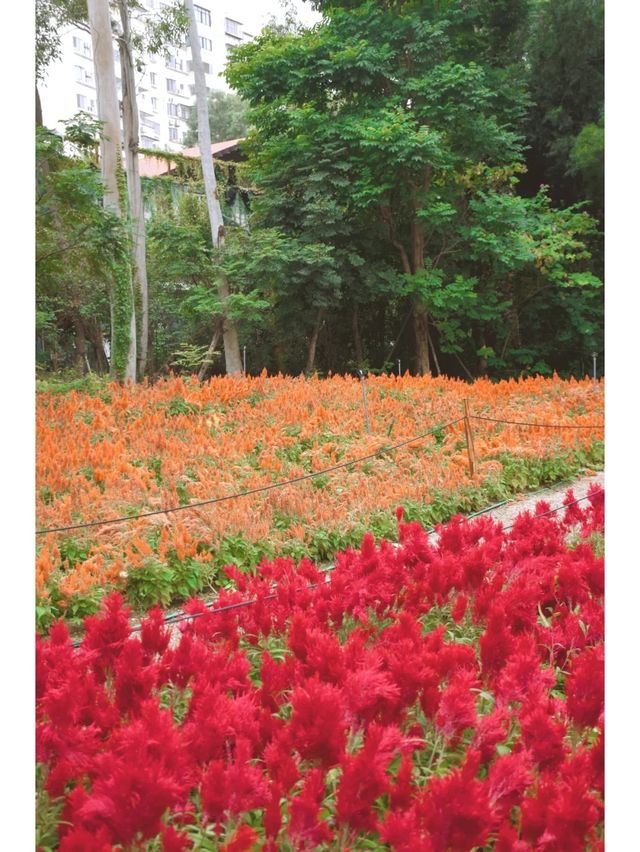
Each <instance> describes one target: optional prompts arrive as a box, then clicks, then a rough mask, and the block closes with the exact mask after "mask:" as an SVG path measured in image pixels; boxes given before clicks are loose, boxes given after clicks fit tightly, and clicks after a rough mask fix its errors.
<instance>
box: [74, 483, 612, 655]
mask: <svg viewBox="0 0 640 852" xmlns="http://www.w3.org/2000/svg"><path fill="white" fill-rule="evenodd" d="M603 493H604V489H602V488H600V489H598V490H597V491H592V492H591V493H590V494H586V495H585V496H584V497H577V498H575V499H574V500H570V501H569V502H568V503H562V505H560V506H556V507H555V508H553V509H549V510H547V511H546V512H540V513H539V514H536V515H534V518H544V517H546V516H547V515H552V514H554V513H555V512H560V511H562V510H563V509H568V508H569V506H573V505H575V504H576V503H582V502H583V501H584V500H589V499H591V498H592V497H597V496H598V494H603ZM505 502H507V501H503V502H502V503H497V504H494V505H493V506H489V507H488V508H487V509H482V510H481V511H479V512H474V513H473V514H472V515H469V516H468V517H466V518H462V519H461V520H459V521H457V524H462V523H465V522H466V521H469V520H471V519H472V518H475V517H477V516H478V515H481V514H483V513H485V512H489V511H491V510H492V509H494V508H495V507H496V506H502V505H504V503H505ZM515 523H516V522H515V521H514V522H513V523H512V524H508V525H507V526H505V527H503V528H502V532H506V531H507V530H510V529H512V528H513V527H514V526H515ZM434 532H436V528H435V527H432V528H431V529H429V530H427V533H428V534H431V533H434ZM335 567H336V566H335V565H330V566H328V567H327V568H324V569H320V570H322V571H324V572H326V573H327V574H330V573H331V572H332V571H333V570H335ZM317 586H318V583H309V584H308V585H306V586H303V587H302V588H300V589H294V590H293V591H294V593H296V594H297V593H298V592H304V591H308V590H310V589H314V588H316V587H317ZM277 596H278V595H277V592H272V593H271V594H269V595H265V596H264V597H263V598H251V599H249V600H245V601H236V602H234V603H231V604H225V606H221V607H218V608H215V603H216V601H211V602H210V603H208V604H205V606H206V608H207V612H194V613H186V612H182V611H180V612H177V613H175V614H174V615H169V616H167V617H166V618H165V619H164V624H165V625H166V626H172V625H175V624H180V623H181V622H182V621H193V620H195V619H196V618H200V617H201V616H203V615H208V614H217V613H221V612H229V611H231V610H234V609H243V608H244V607H247V606H253V605H254V604H256V603H258V602H259V601H268V600H274V599H275V598H277ZM141 629H142V625H141V624H136V625H134V626H133V627H132V628H131V632H132V633H138V632H139V631H140V630H141ZM81 644H82V640H81V639H80V640H77V641H75V642H73V647H74V648H78V647H79V646H80V645H81Z"/></svg>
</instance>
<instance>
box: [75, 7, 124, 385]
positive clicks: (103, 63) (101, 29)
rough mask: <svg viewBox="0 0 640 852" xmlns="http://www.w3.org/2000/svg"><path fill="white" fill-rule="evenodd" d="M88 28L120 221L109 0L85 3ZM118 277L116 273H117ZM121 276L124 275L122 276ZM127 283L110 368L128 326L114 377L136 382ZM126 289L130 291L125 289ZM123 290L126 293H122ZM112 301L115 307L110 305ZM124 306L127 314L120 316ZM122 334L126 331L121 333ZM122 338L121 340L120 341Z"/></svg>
mask: <svg viewBox="0 0 640 852" xmlns="http://www.w3.org/2000/svg"><path fill="white" fill-rule="evenodd" d="M87 11H88V14H89V27H90V30H91V42H92V45H93V64H94V68H95V74H96V91H97V100H98V118H99V119H100V121H102V122H104V127H103V133H102V139H101V141H100V167H101V172H102V180H103V183H104V206H105V207H106V208H107V209H109V210H111V211H112V212H113V213H115V214H116V215H117V216H120V217H121V218H123V219H124V218H125V217H126V199H124V198H121V194H120V186H119V181H118V176H119V175H120V174H122V158H121V151H120V114H119V109H118V94H117V90H116V74H115V67H114V61H113V38H112V32H111V15H110V13H109V0H87ZM118 274H119V273H118ZM123 274H124V273H123ZM126 277H128V279H129V281H128V285H127V282H126V281H124V280H123V281H121V282H119V283H116V285H115V287H114V288H113V290H112V293H111V316H112V323H111V365H112V368H113V367H114V365H117V363H118V360H119V354H120V353H119V348H120V342H119V341H120V339H121V338H120V333H121V332H123V331H124V328H125V327H126V326H128V328H129V334H128V338H129V339H128V345H127V353H126V361H124V362H123V365H122V368H120V369H118V368H117V366H116V372H115V378H117V379H124V380H125V381H127V380H130V381H132V382H135V380H136V321H135V301H134V292H133V282H132V281H131V272H130V269H129V270H128V272H127V276H126ZM129 288H130V292H128V289H129ZM123 290H124V291H126V292H123ZM114 300H117V301H118V303H119V304H118V305H117V306H115V305H114ZM123 307H125V308H126V312H127V315H126V317H122V316H121V315H122V313H123V311H122V310H121V308H123ZM125 334H126V332H125ZM122 339H124V337H123V338H122Z"/></svg>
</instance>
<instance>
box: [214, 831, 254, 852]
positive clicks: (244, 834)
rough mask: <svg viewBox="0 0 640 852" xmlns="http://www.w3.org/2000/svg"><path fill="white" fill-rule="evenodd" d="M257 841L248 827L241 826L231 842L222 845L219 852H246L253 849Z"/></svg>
mask: <svg viewBox="0 0 640 852" xmlns="http://www.w3.org/2000/svg"><path fill="white" fill-rule="evenodd" d="M257 840H258V835H257V834H256V832H255V831H254V830H253V828H251V826H250V825H241V826H240V827H239V828H238V829H236V833H235V834H234V835H233V837H232V838H231V840H230V841H229V842H228V843H223V844H222V846H221V847H220V852H247V850H249V849H253V848H254V844H255V843H256V841H257Z"/></svg>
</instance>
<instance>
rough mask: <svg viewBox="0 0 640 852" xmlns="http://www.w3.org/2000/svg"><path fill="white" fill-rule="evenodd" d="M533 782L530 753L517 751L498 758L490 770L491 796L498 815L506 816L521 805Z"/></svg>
mask: <svg viewBox="0 0 640 852" xmlns="http://www.w3.org/2000/svg"><path fill="white" fill-rule="evenodd" d="M531 781H532V775H531V755H530V754H529V752H527V751H517V752H513V753H512V754H506V755H504V756H503V757H499V758H497V760H496V761H495V762H494V763H493V764H492V766H491V768H490V769H489V795H490V797H491V801H492V803H493V806H494V808H495V811H496V814H498V815H500V816H505V815H507V814H508V813H509V811H510V810H511V808H513V807H515V806H516V805H519V804H520V799H521V798H522V794H523V793H524V791H525V789H526V788H527V787H528V786H529V784H530V783H531Z"/></svg>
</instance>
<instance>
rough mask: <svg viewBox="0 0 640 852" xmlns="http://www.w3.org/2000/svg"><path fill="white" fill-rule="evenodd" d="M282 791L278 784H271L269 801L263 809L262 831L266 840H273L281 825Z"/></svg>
mask: <svg viewBox="0 0 640 852" xmlns="http://www.w3.org/2000/svg"><path fill="white" fill-rule="evenodd" d="M282 793H283V790H282V788H281V787H280V786H279V785H278V784H275V783H272V784H271V789H270V791H269V801H268V802H267V806H266V808H265V811H264V833H265V835H266V837H267V839H268V840H273V841H275V839H276V837H277V836H278V834H279V832H280V828H281V826H282V811H281V810H280V799H281V798H282Z"/></svg>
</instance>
